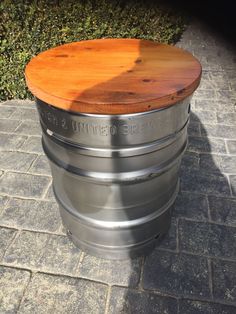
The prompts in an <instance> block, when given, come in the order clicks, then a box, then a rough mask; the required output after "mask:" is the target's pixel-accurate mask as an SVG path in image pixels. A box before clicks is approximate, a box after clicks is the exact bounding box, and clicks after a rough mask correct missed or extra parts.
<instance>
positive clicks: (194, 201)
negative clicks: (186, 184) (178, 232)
mask: <svg viewBox="0 0 236 314" xmlns="http://www.w3.org/2000/svg"><path fill="white" fill-rule="evenodd" d="M172 214H173V216H175V217H186V218H193V219H197V220H207V219H208V204H207V197H206V196H204V195H199V194H192V193H185V192H182V193H179V194H178V196H177V198H176V201H175V203H174V206H173V212H172Z"/></svg>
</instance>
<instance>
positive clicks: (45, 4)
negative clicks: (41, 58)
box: [0, 0, 185, 100]
mask: <svg viewBox="0 0 236 314" xmlns="http://www.w3.org/2000/svg"><path fill="white" fill-rule="evenodd" d="M147 2H148V3H143V2H140V1H139V2H137V1H135V0H131V1H124V0H123V1H114V0H113V1H112V0H87V1H86V0H77V1H76V0H74V1H72V0H68V1H66V0H64V1H62V0H61V1H45V0H44V1H23V0H18V1H10V0H3V1H2V2H1V4H0V16H1V18H2V21H1V25H0V34H1V43H0V51H1V60H0V66H1V73H0V75H1V78H0V80H1V81H0V85H1V87H0V100H6V99H12V98H19V99H24V98H27V97H29V98H31V97H32V95H31V94H30V92H29V91H28V90H27V88H26V85H25V80H24V68H25V65H26V63H27V62H28V61H29V60H30V59H31V58H32V57H33V56H35V55H36V54H38V53H39V52H41V51H43V50H46V49H48V48H51V47H54V46H57V45H60V44H63V43H68V42H72V41H78V40H85V39H94V38H104V37H133V38H144V39H151V40H156V41H159V42H165V43H174V42H175V41H176V40H177V39H178V38H179V36H180V35H181V33H182V31H183V29H184V26H185V20H184V18H183V17H182V16H181V15H179V14H176V13H174V12H173V10H170V9H168V8H165V7H163V6H162V5H160V4H158V3H156V2H155V1H147Z"/></svg>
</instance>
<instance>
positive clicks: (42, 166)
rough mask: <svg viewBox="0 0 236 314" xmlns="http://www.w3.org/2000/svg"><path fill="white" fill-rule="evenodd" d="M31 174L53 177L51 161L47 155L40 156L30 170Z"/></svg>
mask: <svg viewBox="0 0 236 314" xmlns="http://www.w3.org/2000/svg"><path fill="white" fill-rule="evenodd" d="M29 172H30V173H37V174H46V175H48V176H51V169H50V166H49V160H48V158H47V157H46V156H45V155H40V156H38V157H37V159H36V160H35V161H34V162H33V164H32V166H31V167H30V170H29Z"/></svg>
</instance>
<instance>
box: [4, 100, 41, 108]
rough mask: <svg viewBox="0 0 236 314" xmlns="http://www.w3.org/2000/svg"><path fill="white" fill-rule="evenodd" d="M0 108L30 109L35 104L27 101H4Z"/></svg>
mask: <svg viewBox="0 0 236 314" xmlns="http://www.w3.org/2000/svg"><path fill="white" fill-rule="evenodd" d="M0 105H1V106H13V107H17V108H18V107H22V108H24V107H25V108H32V107H33V106H35V102H34V101H32V100H29V99H24V100H22V99H12V100H7V101H4V102H2V103H1V104H0Z"/></svg>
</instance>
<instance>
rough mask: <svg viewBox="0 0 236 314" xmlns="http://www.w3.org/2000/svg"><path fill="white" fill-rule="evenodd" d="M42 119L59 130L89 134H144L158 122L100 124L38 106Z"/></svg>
mask: <svg viewBox="0 0 236 314" xmlns="http://www.w3.org/2000/svg"><path fill="white" fill-rule="evenodd" d="M38 110H39V113H40V116H41V119H42V121H43V122H44V123H45V124H46V125H47V126H49V127H50V128H51V129H53V128H56V129H57V131H59V129H60V128H61V129H62V130H64V131H66V132H72V133H78V134H88V135H99V136H104V137H106V136H117V135H122V136H130V135H135V134H142V133H145V132H149V131H150V129H155V128H156V124H155V122H154V121H152V120H149V121H148V122H143V123H130V124H126V123H122V122H117V124H113V125H110V124H105V123H104V124H98V123H89V122H83V120H82V118H81V121H77V120H74V119H73V117H70V116H68V115H65V114H64V113H61V112H58V113H57V114H55V113H54V112H53V111H51V110H50V111H49V110H48V109H42V108H40V107H38Z"/></svg>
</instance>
